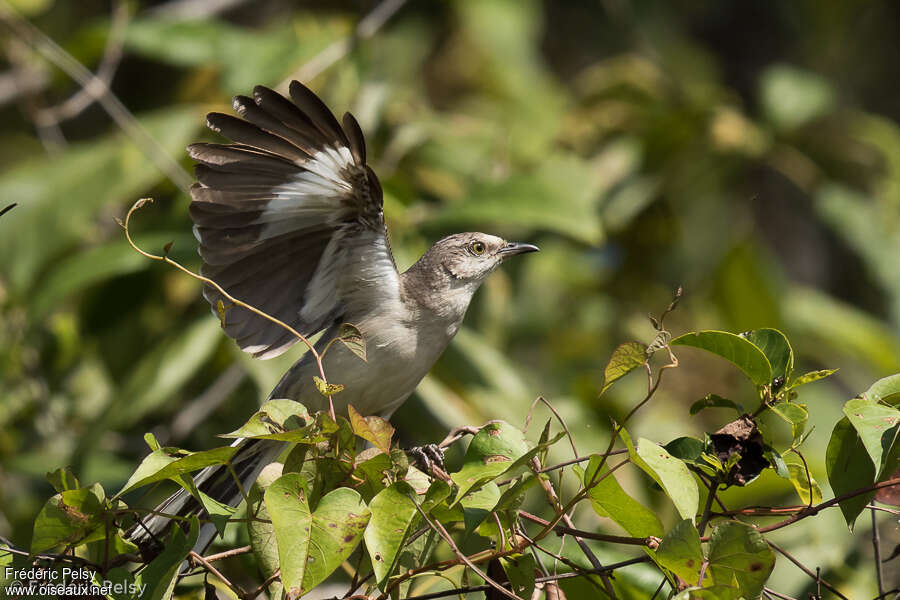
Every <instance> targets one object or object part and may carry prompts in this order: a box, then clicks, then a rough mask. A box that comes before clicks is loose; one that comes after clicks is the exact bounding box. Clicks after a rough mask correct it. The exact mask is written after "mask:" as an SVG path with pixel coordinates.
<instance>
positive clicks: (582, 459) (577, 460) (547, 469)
mask: <svg viewBox="0 0 900 600" xmlns="http://www.w3.org/2000/svg"><path fill="white" fill-rule="evenodd" d="M617 454H628V450H613V451H612V452H608V453H607V456H615V455H617ZM594 456H599V455H598V454H592V455H590V456H579V457H578V458H573V459H572V460H567V461H565V462H561V463H558V464H555V465H552V466H549V467H544V468H543V469H541V470H540V471H538V473H549V472H550V471H556V470H557V469H562V468H563V467H568V466H569V465H576V464H578V463H583V462H587V461H589V460H591V459H592V458H593V457H594Z"/></svg>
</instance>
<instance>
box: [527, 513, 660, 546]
mask: <svg viewBox="0 0 900 600" xmlns="http://www.w3.org/2000/svg"><path fill="white" fill-rule="evenodd" d="M519 515H521V517H522V518H523V519H525V520H526V521H531V522H532V523H536V524H538V525H542V526H543V527H548V526H549V525H550V524H551V521H547V520H545V519H542V518H540V517H539V516H537V515H533V514H531V513H530V512H528V511H525V510H520V511H519ZM552 531H555V532H557V533H565V534H569V535H573V536H579V537H582V538H585V539H588V540H598V541H601V542H611V543H613V544H626V545H628V546H646V547H648V548H651V549H654V548H656V547H657V546H658V545H659V539H658V538H655V537H653V536H647V537H629V536H623V535H607V534H605V533H594V532H593V531H584V530H583V529H576V528H573V527H569V526H568V525H555V526H554V527H552ZM535 539H536V540H537V537H535Z"/></svg>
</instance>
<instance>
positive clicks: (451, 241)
mask: <svg viewBox="0 0 900 600" xmlns="http://www.w3.org/2000/svg"><path fill="white" fill-rule="evenodd" d="M538 250H539V248H538V247H537V246H535V245H533V244H523V243H520V242H507V241H506V240H504V239H502V238H499V237H497V236H494V235H488V234H486V233H457V234H455V235H451V236H448V237H445V238H443V239H442V240H440V241H438V242H437V243H436V244H435V245H434V247H432V249H431V250H430V251H429V253H431V252H434V253H435V257H436V258H438V260H439V262H440V264H441V266H442V267H443V268H444V269H445V270H446V271H447V273H448V274H449V275H450V276H451V277H452V278H454V279H456V280H458V281H460V282H462V283H475V284H480V283H481V282H482V281H483V280H484V278H485V277H487V276H488V275H490V273H491V272H492V271H493V270H494V269H496V268H497V267H499V266H500V264H501V263H502V262H503V261H504V260H506V259H507V258H509V257H511V256H515V255H517V254H524V253H526V252H537V251H538Z"/></svg>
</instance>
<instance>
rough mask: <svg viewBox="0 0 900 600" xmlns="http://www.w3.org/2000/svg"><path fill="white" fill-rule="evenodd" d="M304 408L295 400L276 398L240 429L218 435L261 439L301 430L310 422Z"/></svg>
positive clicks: (268, 402)
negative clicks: (288, 431) (291, 430)
mask: <svg viewBox="0 0 900 600" xmlns="http://www.w3.org/2000/svg"><path fill="white" fill-rule="evenodd" d="M312 420H313V419H312V417H311V416H310V415H309V412H307V410H306V407H305V406H303V404H301V403H300V402H297V401H295V400H288V399H286V398H278V399H275V400H269V401H267V402H266V403H264V404H263V405H262V406H261V407H259V410H258V411H256V412H255V413H253V415H252V416H251V417H250V418H249V419H247V422H246V423H244V424H243V425H241V426H240V428H238V429H236V430H235V431H232V432H231V433H225V434H222V435H219V437H222V438H262V439H269V438H270V436H271V435H272V434H281V433H284V432H285V431H287V430H290V429H302V428H303V427H305V426H306V425H307V424H308V423H311V422H312ZM284 441H292V440H284Z"/></svg>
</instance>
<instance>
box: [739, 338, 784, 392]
mask: <svg viewBox="0 0 900 600" xmlns="http://www.w3.org/2000/svg"><path fill="white" fill-rule="evenodd" d="M742 337H744V338H745V339H747V340H748V341H750V342H751V343H752V344H753V345H754V346H756V347H757V348H759V349H760V350H762V352H763V354H765V355H766V358H767V359H768V360H769V364H770V365H771V367H772V379H777V378H779V377H782V378H783V380H784V381H786V380H787V379H789V378H790V376H791V372H792V371H793V369H794V350H793V349H792V348H791V344H790V342H788V339H787V337H785V335H784V334H783V333H781V332H780V331H778V330H777V329H769V328H763V329H754V330H753V331H748V332H747V333H746V334H742Z"/></svg>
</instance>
